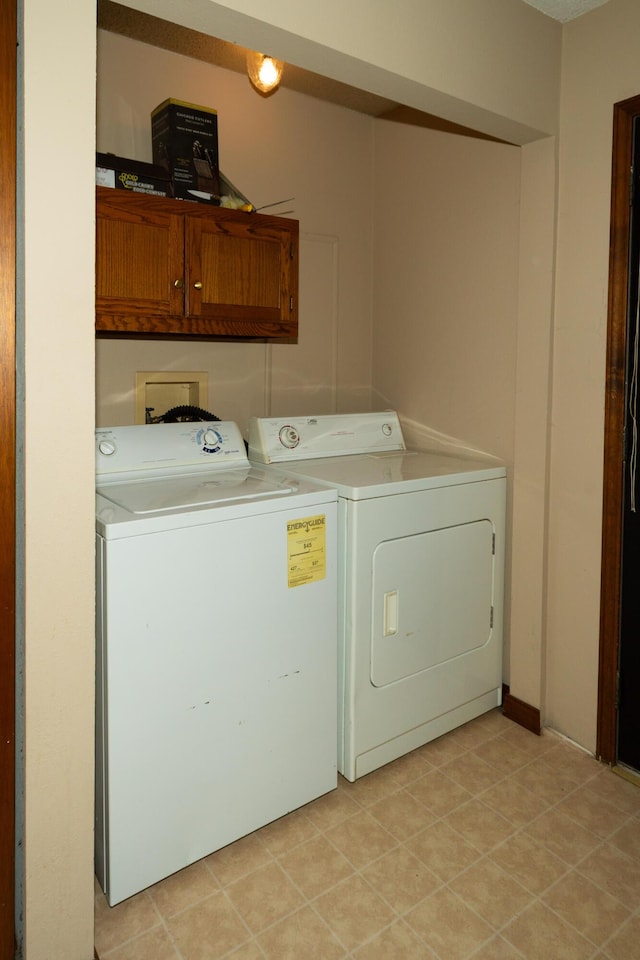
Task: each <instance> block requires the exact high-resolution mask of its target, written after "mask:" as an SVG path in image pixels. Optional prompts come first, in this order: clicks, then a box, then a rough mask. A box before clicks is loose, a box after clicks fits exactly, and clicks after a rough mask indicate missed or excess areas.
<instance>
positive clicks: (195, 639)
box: [96, 422, 337, 906]
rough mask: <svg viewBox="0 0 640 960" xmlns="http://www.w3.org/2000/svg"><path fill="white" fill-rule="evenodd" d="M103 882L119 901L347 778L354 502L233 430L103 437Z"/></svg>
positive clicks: (99, 807) (192, 426)
mask: <svg viewBox="0 0 640 960" xmlns="http://www.w3.org/2000/svg"><path fill="white" fill-rule="evenodd" d="M96 469H97V496H96V515H97V521H96V560H97V604H96V608H97V623H96V637H97V696H96V700H97V717H96V720H97V722H96V873H97V876H98V879H99V881H100V883H101V885H102V887H103V889H104V891H105V893H106V895H107V898H108V902H109V903H110V904H111V905H112V906H113V905H114V904H116V903H119V902H120V901H121V900H124V899H126V898H127V897H130V896H131V895H132V894H134V893H137V892H138V891H140V890H142V889H144V888H145V887H148V886H149V885H150V884H153V883H156V882H157V881H159V880H161V879H162V878H163V877H166V876H168V875H169V874H171V873H174V872H175V871H177V870H179V869H181V868H182V867H185V866H187V865H188V864H190V863H193V862H194V861H195V860H198V859H200V858H201V857H204V856H206V855H208V854H210V853H212V852H213V851H214V850H218V849H219V848H220V847H223V846H225V845H226V844H228V843H231V842H232V841H234V840H237V839H238V838H240V837H242V836H244V835H245V834H248V833H250V832H251V831H253V830H256V829H257V828H259V827H261V826H263V825H264V824H266V823H269V822H271V821H272V820H275V819H277V818H278V817H281V816H283V815H284V814H286V813H288V812H289V811H291V810H294V809H295V808H297V807H300V806H301V805H302V804H305V803H307V802H309V801H310V800H313V799H315V798H316V797H318V796H321V795H322V794H324V793H327V792H328V791H330V790H332V789H333V788H334V787H335V786H336V784H337V770H336V724H337V720H336V696H337V693H336V691H337V678H336V671H337V666H336V664H337V502H336V501H337V496H336V492H335V491H334V490H330V489H328V488H327V487H326V486H323V485H319V484H316V483H314V482H312V481H309V480H306V479H305V478H304V477H302V476H291V477H287V476H278V477H276V476H275V475H274V473H273V471H266V470H264V469H259V468H256V467H253V466H251V465H250V464H249V462H248V459H247V454H246V449H245V444H244V440H243V438H242V436H241V434H240V432H239V430H238V428H237V426H236V425H235V424H233V423H226V422H216V423H170V424H154V425H145V426H127V427H112V428H104V429H99V430H97V431H96Z"/></svg>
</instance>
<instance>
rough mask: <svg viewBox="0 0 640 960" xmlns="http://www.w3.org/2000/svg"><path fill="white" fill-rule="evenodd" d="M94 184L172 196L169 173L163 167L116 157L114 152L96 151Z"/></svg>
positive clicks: (160, 195)
mask: <svg viewBox="0 0 640 960" xmlns="http://www.w3.org/2000/svg"><path fill="white" fill-rule="evenodd" d="M96 184H97V185H98V186H100V187H114V188H115V189H116V190H129V191H131V193H150V194H152V195H154V196H157V197H171V196H173V191H172V189H171V181H170V180H169V174H168V173H167V171H166V170H165V169H164V168H163V167H159V166H156V165H155V164H153V163H142V162H141V161H139V160H128V159H127V158H126V157H117V156H116V155H115V153H96Z"/></svg>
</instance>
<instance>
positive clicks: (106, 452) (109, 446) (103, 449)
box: [98, 440, 116, 457]
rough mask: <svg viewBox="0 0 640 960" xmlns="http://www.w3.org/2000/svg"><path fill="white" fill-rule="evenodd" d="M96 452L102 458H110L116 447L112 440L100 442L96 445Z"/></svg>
mask: <svg viewBox="0 0 640 960" xmlns="http://www.w3.org/2000/svg"><path fill="white" fill-rule="evenodd" d="M98 450H99V451H100V453H101V454H102V455H103V457H112V456H113V454H114V453H115V452H116V445H115V443H114V441H113V440H101V441H100V443H99V444H98Z"/></svg>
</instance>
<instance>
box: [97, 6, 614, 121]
mask: <svg viewBox="0 0 640 960" xmlns="http://www.w3.org/2000/svg"><path fill="white" fill-rule="evenodd" d="M524 2H525V3H528V4H529V5H530V6H533V7H536V8H537V9H538V10H540V11H542V12H543V13H545V14H547V15H548V16H550V17H553V18H554V19H555V20H559V21H561V22H563V23H564V22H566V21H568V20H572V19H575V17H578V16H580V15H581V14H583V13H587V12H588V11H589V10H591V9H593V8H594V7H598V6H601V5H602V4H603V3H606V2H607V0H524ZM98 26H99V27H101V28H102V29H104V30H108V31H110V32H111V33H117V34H120V35H122V36H125V37H129V38H130V39H132V40H139V41H141V42H142V43H148V44H151V45H152V46H154V47H160V48H161V49H164V50H170V51H172V52H173V53H179V54H182V55H183V56H186V57H192V58H193V59H195V60H203V61H205V62H207V63H211V64H214V65H215V66H218V67H224V68H225V69H227V70H234V71H236V72H238V73H246V56H247V50H246V49H245V48H244V47H240V46H238V44H235V43H227V42H226V41H224V40H219V39H218V38H217V37H212V36H209V35H208V34H204V33H199V32H198V31H196V30H190V29H188V28H187V27H182V26H179V25H177V24H175V23H169V22H168V21H166V20H161V19H159V18H158V17H152V16H150V15H149V14H146V13H141V12H140V11H138V10H134V9H133V8H131V7H126V6H123V5H121V4H118V3H115V2H113V0H98ZM281 86H282V87H287V88H288V89H289V90H295V91H296V92H297V93H303V94H306V95H307V96H310V97H316V98H317V99H320V100H325V101H328V102H329V103H335V104H338V105H339V106H342V107H346V108H348V109H350V110H357V111H358V112H360V113H365V114H368V115H370V116H374V117H379V118H380V119H383V120H392V121H397V122H399V123H408V124H413V125H415V126H422V127H429V128H430V129H434V130H441V131H446V132H448V133H456V134H460V135H463V136H469V137H476V138H479V139H482V140H495V139H496V138H495V137H490V136H488V135H487V134H484V133H480V132H478V131H477V130H472V129H470V128H468V127H463V126H460V125H459V124H456V123H451V122H450V121H448V120H443V119H442V118H441V117H436V116H433V115H431V114H428V113H423V112H422V111H420V110H415V109H413V108H412V107H406V106H403V105H402V104H398V103H395V102H393V101H392V100H386V99H385V98H383V97H379V96H376V95H375V94H372V93H367V92H366V91H365V90H360V89H358V88H356V87H351V86H349V85H348V84H345V83H340V82H339V81H337V80H331V79H329V78H328V77H324V76H320V75H319V74H317V73H312V72H311V71H309V70H303V69H302V68H301V67H296V66H294V65H292V64H287V65H286V69H285V71H284V73H283V77H282V81H281Z"/></svg>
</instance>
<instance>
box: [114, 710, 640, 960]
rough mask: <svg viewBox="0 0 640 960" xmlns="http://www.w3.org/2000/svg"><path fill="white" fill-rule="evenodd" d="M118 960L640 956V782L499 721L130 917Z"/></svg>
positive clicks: (169, 884)
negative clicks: (618, 774) (635, 783)
mask: <svg viewBox="0 0 640 960" xmlns="http://www.w3.org/2000/svg"><path fill="white" fill-rule="evenodd" d="M96 948H97V951H98V954H99V957H100V960H222V958H225V960H232V958H233V960H342V958H350V960H381V958H384V960H418V958H420V960H436V958H438V960H466V958H471V957H473V958H474V960H516V958H522V957H525V958H527V960H595V958H602V960H604V958H606V960H639V958H640V788H638V787H637V786H635V785H633V784H631V783H629V782H628V781H626V780H624V779H622V778H621V777H619V776H616V774H614V773H612V772H611V770H609V769H608V768H606V767H603V766H602V765H601V764H599V763H597V762H596V761H595V760H593V759H592V758H590V757H589V756H587V755H586V754H584V753H583V752H582V751H580V750H578V749H577V748H576V747H574V746H573V745H571V744H568V743H567V742H566V741H564V740H562V739H561V738H559V737H557V736H555V735H554V734H552V733H547V732H545V733H544V734H543V736H542V737H535V736H534V735H533V734H530V733H528V732H527V731H525V730H523V729H522V728H521V727H518V726H516V725H515V724H513V723H512V722H511V721H509V720H507V719H505V718H504V717H503V716H502V714H501V713H500V711H493V712H492V713H489V714H486V715H485V716H483V717H480V718H479V719H477V720H474V721H472V722H471V723H469V724H467V725H466V726H464V727H461V728H460V729H458V730H456V731H453V732H452V733H450V734H447V735H446V736H444V737H442V738H440V739H439V740H436V741H434V742H433V743H431V744H427V745H426V746H424V747H421V748H420V749H418V750H416V751H414V752H413V753H411V754H409V755H408V756H406V757H403V758H402V759H400V760H397V761H395V762H394V763H392V764H389V765H388V766H386V767H384V768H382V769H381V770H377V771H376V772H375V773H372V774H370V775H369V776H367V777H364V778H363V779H361V780H359V781H357V782H356V783H353V784H351V783H348V782H347V781H345V780H342V779H341V780H340V784H339V786H338V789H337V790H335V791H334V792H333V793H330V794H327V795H326V796H325V797H321V798H320V799H318V800H316V801H314V802H313V803H310V804H308V805H307V806H305V807H303V808H301V809H300V810H297V811H295V812H294V813H291V814H289V815H288V816H287V817H284V818H283V819H281V820H278V821H277V822H275V823H273V824H270V825H269V826H267V827H264V828H263V829H262V830H259V831H257V832H256V833H254V834H252V835H251V836H249V837H245V838H244V839H242V840H238V841H237V842H236V843H234V844H231V845H230V846H228V847H226V848H225V849H223V850H219V851H218V852H216V853H214V854H212V855H211V856H209V857H206V858H205V859H204V860H201V861H199V862H198V863H195V864H193V865H192V866H190V867H187V868H186V869H185V870H182V871H181V872H180V873H177V874H175V875H174V876H172V877H169V878H168V879H166V880H163V881H162V882H161V883H158V884H156V885H155V886H153V887H151V888H150V889H148V890H145V891H144V892H142V893H140V894H138V895H137V896H135V897H132V898H131V899H130V900H127V901H125V902H124V903H122V904H119V905H118V906H116V907H114V908H109V907H108V906H107V904H106V901H105V899H104V896H103V895H102V893H101V892H100V891H98V892H97V894H96Z"/></svg>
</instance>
